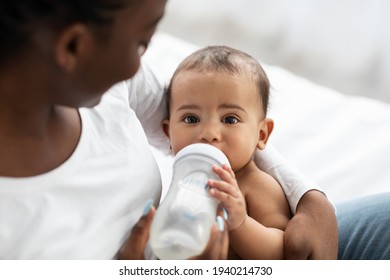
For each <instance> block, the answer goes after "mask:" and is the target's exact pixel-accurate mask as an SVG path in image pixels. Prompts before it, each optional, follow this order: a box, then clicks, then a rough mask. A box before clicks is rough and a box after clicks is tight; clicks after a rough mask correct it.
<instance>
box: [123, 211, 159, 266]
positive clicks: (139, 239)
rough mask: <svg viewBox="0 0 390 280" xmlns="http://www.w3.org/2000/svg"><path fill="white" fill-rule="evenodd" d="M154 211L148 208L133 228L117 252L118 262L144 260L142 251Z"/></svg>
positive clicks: (147, 237)
mask: <svg viewBox="0 0 390 280" xmlns="http://www.w3.org/2000/svg"><path fill="white" fill-rule="evenodd" d="M155 212H156V209H155V208H154V206H150V208H149V210H148V212H147V213H146V214H145V215H144V216H142V217H141V218H140V219H139V221H138V222H137V223H136V224H135V225H134V226H133V228H132V230H131V233H130V236H129V238H128V239H127V241H126V242H125V244H123V246H122V248H121V249H120V251H119V254H118V259H119V260H144V259H145V256H144V251H145V246H146V243H147V242H148V239H149V232H150V226H151V224H152V220H153V217H154V214H155Z"/></svg>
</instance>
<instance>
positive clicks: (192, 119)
mask: <svg viewBox="0 0 390 280" xmlns="http://www.w3.org/2000/svg"><path fill="white" fill-rule="evenodd" d="M183 120H184V122H185V123H189V124H192V123H198V122H199V119H198V118H197V117H195V116H186V117H184V119H183Z"/></svg>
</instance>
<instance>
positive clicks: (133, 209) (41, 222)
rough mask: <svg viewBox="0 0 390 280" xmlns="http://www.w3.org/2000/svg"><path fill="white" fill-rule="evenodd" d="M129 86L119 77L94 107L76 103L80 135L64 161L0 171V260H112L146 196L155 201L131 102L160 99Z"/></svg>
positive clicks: (155, 174) (146, 150) (155, 172)
mask: <svg viewBox="0 0 390 280" xmlns="http://www.w3.org/2000/svg"><path fill="white" fill-rule="evenodd" d="M137 79H138V82H139V84H141V85H142V84H143V83H144V82H145V81H144V80H143V77H140V75H138V77H137ZM133 84H134V83H132V82H130V83H125V82H123V83H119V84H118V85H116V86H114V87H113V88H111V89H110V91H109V92H108V93H107V94H105V95H104V96H103V99H102V101H101V103H100V104H99V105H98V106H97V107H95V108H93V109H86V108H83V109H80V115H81V121H82V133H81V138H80V141H79V143H78V146H77V148H76V150H75V151H74V153H73V154H72V155H71V157H70V158H69V159H68V160H67V161H66V162H65V163H64V164H62V165H61V166H59V167H58V168H55V169H54V170H52V171H50V172H47V173H45V174H42V175H38V176H33V177H28V178H7V177H0V259H111V258H114V257H115V255H116V254H117V252H118V250H119V248H120V247H121V245H122V244H123V242H124V240H125V239H126V237H127V235H128V234H129V231H130V229H131V228H132V226H133V224H134V223H135V222H136V221H138V219H139V217H140V216H141V215H142V211H143V207H144V206H145V204H146V202H147V201H148V199H150V198H152V199H154V201H155V202H156V204H158V203H159V199H160V195H161V179H160V173H159V169H158V166H157V164H156V161H155V158H154V156H153V154H152V152H151V149H150V146H149V143H148V141H147V138H146V136H145V133H144V130H143V128H142V126H141V124H140V122H139V120H138V118H137V116H136V114H135V112H134V111H133V110H132V109H130V107H129V102H130V104H131V105H132V106H133V107H134V109H138V105H139V104H141V106H143V107H144V108H147V107H146V106H147V103H148V102H151V100H154V102H155V103H159V101H158V99H149V100H148V95H147V94H145V93H144V92H142V91H137V92H135V93H134V92H131V93H130V95H129V94H128V92H129V89H132V90H134V89H135V88H134V86H133ZM153 89H154V90H156V88H153ZM129 96H130V100H129ZM131 97H133V98H131ZM160 98H161V94H160ZM151 107H152V106H151ZM156 108H157V106H156ZM146 111H148V112H149V113H151V115H153V112H152V111H150V110H146ZM149 121H151V122H152V121H153V118H149Z"/></svg>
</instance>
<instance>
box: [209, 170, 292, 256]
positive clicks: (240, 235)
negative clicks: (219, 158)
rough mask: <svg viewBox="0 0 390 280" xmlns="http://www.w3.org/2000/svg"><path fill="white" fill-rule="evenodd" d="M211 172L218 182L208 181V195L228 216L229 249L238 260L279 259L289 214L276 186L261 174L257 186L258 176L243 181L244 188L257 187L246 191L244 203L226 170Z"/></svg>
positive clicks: (234, 182)
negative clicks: (214, 199) (246, 186)
mask: <svg viewBox="0 0 390 280" xmlns="http://www.w3.org/2000/svg"><path fill="white" fill-rule="evenodd" d="M213 170H214V172H215V173H216V174H218V175H219V177H220V178H221V180H222V181H214V180H211V181H210V182H209V184H210V187H211V188H212V189H211V190H210V193H211V195H213V196H214V197H215V198H216V199H218V200H220V201H221V202H222V204H223V206H224V207H225V208H226V209H227V211H228V213H229V219H228V226H229V238H230V246H231V247H232V249H233V250H234V251H235V252H236V253H237V254H238V255H239V256H240V257H241V258H242V259H283V258H284V229H285V227H286V225H287V223H288V221H289V219H290V211H289V206H288V203H287V201H286V199H285V196H284V193H283V191H282V189H281V188H280V186H279V185H278V184H277V182H276V181H275V180H274V179H273V178H272V177H271V176H268V175H266V174H265V173H264V174H261V185H260V186H259V183H260V182H259V178H258V176H255V177H257V178H255V179H249V180H245V184H257V185H254V186H250V187H249V188H248V189H250V190H251V191H250V195H248V196H247V197H246V201H245V198H244V196H243V194H242V192H241V191H240V189H239V188H238V184H237V180H236V179H235V177H234V173H233V171H231V169H230V168H228V167H227V166H224V167H223V168H214V169H213ZM256 173H257V174H260V173H259V172H256ZM250 177H253V176H252V175H251V176H250ZM254 181H257V182H256V183H255V182H254ZM246 207H247V209H246ZM247 213H248V214H247Z"/></svg>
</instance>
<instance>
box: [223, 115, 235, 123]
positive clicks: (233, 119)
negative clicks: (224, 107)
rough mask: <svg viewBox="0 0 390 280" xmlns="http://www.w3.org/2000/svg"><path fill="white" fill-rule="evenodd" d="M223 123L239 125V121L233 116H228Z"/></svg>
mask: <svg viewBox="0 0 390 280" xmlns="http://www.w3.org/2000/svg"><path fill="white" fill-rule="evenodd" d="M223 122H224V123H226V124H236V123H238V119H237V118H236V117H233V116H228V117H225V118H224V119H223Z"/></svg>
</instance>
